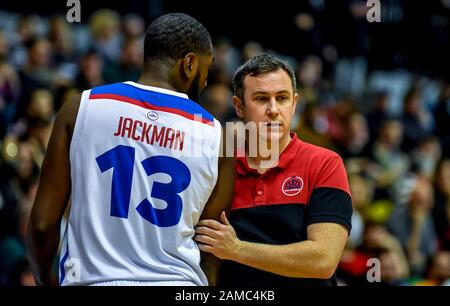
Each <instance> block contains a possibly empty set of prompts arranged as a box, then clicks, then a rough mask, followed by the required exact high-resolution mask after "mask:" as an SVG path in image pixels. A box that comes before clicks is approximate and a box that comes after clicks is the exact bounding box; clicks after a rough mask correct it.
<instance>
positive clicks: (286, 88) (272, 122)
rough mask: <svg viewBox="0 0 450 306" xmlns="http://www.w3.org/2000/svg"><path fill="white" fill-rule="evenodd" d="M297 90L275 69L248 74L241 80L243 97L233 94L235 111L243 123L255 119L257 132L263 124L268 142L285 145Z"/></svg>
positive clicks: (284, 73)
mask: <svg viewBox="0 0 450 306" xmlns="http://www.w3.org/2000/svg"><path fill="white" fill-rule="evenodd" d="M297 101H298V94H297V93H294V88H292V82H291V79H290V77H289V75H288V74H287V73H286V72H285V71H284V70H283V69H278V70H276V71H273V72H268V73H263V74H260V75H257V76H251V75H247V76H246V77H245V78H244V83H243V101H242V100H241V99H240V98H239V97H237V96H234V97H233V103H234V106H235V109H236V113H237V115H238V116H239V117H240V118H242V119H243V121H244V122H245V123H247V122H254V123H256V125H257V127H258V134H259V135H262V134H263V135H265V134H264V133H262V134H261V132H262V131H263V130H262V129H261V128H266V131H267V140H268V141H269V142H273V141H279V145H280V149H281V150H282V149H283V148H285V146H287V144H288V143H289V141H290V139H291V137H290V135H289V132H290V126H291V122H292V117H293V115H294V113H295V106H296V105H297Z"/></svg>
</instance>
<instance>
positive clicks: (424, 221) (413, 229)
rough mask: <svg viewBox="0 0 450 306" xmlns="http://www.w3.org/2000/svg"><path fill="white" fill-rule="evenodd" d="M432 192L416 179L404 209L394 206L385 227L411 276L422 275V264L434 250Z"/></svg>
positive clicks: (419, 179)
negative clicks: (404, 257)
mask: <svg viewBox="0 0 450 306" xmlns="http://www.w3.org/2000/svg"><path fill="white" fill-rule="evenodd" d="M432 208H433V189H432V187H431V184H430V183H429V182H428V181H427V180H426V179H424V178H422V177H419V176H417V177H416V178H415V180H414V184H413V186H412V188H411V194H410V199H409V200H408V202H407V203H406V205H402V204H400V203H397V205H396V207H395V208H394V211H393V212H392V214H391V216H390V218H389V220H388V222H387V226H388V229H389V231H390V232H391V233H392V234H393V235H395V236H396V237H397V238H398V239H399V240H400V242H401V244H402V247H403V249H404V250H405V252H406V254H407V256H408V260H409V263H410V268H411V272H412V273H413V274H416V275H422V273H424V272H425V268H426V262H427V260H428V259H429V258H431V257H432V256H433V255H434V254H435V253H436V251H437V249H438V241H437V236H436V231H435V229H434V222H433V217H432V214H431V211H432Z"/></svg>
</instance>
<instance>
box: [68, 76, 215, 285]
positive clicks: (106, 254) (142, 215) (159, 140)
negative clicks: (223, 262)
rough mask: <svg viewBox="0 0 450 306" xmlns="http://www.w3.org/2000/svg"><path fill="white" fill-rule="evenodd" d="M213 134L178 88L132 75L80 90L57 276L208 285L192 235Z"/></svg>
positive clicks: (207, 188) (209, 176)
mask: <svg viewBox="0 0 450 306" xmlns="http://www.w3.org/2000/svg"><path fill="white" fill-rule="evenodd" d="M220 138H221V127H220V123H219V122H218V121H217V120H216V119H214V117H212V116H211V114H209V113H208V112H207V111H206V110H204V109H203V108H202V107H200V106H199V105H198V104H196V103H195V102H193V101H191V100H189V99H188V97H187V95H185V94H180V93H177V92H173V91H170V90H166V89H161V88H155V87H150V86H144V85H140V84H137V83H134V82H125V83H117V84H111V85H105V86H100V87H96V88H93V89H92V90H87V91H84V92H83V94H82V98H81V103H80V107H79V111H78V115H77V119H76V123H75V128H74V132H73V137H72V142H71V146H70V166H71V179H72V194H71V203H72V204H71V208H70V215H69V220H68V223H67V227H66V229H65V232H64V236H63V240H62V246H61V256H60V265H59V271H60V284H61V285H80V284H81V285H87V284H95V283H100V282H108V281H116V280H119V281H127V280H130V281H144V282H150V283H153V282H154V284H156V285H158V284H172V283H173V284H179V283H185V284H187V283H192V284H196V285H207V279H206V277H205V275H204V273H203V271H202V270H201V268H200V265H199V264H200V252H199V249H198V247H197V245H196V243H195V241H194V240H193V236H194V234H195V231H194V226H195V225H196V224H197V222H198V221H199V217H200V215H201V213H202V211H203V208H204V205H205V203H206V202H207V200H208V198H209V196H210V194H211V192H212V191H213V188H214V186H215V184H216V181H217V174H218V156H219V146H220Z"/></svg>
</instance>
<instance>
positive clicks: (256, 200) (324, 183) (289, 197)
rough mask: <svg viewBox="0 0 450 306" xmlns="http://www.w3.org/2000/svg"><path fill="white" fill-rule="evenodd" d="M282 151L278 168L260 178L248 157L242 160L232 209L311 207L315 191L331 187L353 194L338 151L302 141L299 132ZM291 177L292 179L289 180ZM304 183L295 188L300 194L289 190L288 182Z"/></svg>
mask: <svg viewBox="0 0 450 306" xmlns="http://www.w3.org/2000/svg"><path fill="white" fill-rule="evenodd" d="M290 135H291V138H292V139H291V141H290V142H289V144H288V146H287V147H286V148H285V149H284V150H283V152H281V155H280V157H279V160H278V165H277V166H276V167H274V168H271V169H269V170H268V171H266V172H265V173H264V174H262V175H260V174H259V173H258V172H257V171H256V170H255V169H252V168H250V167H249V165H248V162H247V158H245V157H238V158H237V163H236V173H237V175H236V179H235V184H234V199H233V203H232V209H239V208H249V207H255V206H263V205H277V204H303V205H308V202H309V198H310V196H311V193H312V191H313V190H314V189H315V188H320V187H329V188H337V189H340V190H343V191H345V192H346V193H348V194H349V195H350V191H349V186H348V181H347V174H346V171H345V168H344V165H343V162H342V159H341V158H340V157H339V155H337V154H336V153H335V152H333V151H330V150H327V149H324V148H322V147H318V146H315V145H311V144H309V143H306V142H302V141H301V140H299V139H298V138H297V135H296V134H295V133H291V134H290ZM289 178H291V179H289ZM298 178H301V184H300V185H297V186H292V188H296V187H297V188H298V187H299V186H301V190H300V192H298V193H297V192H283V189H284V190H285V191H286V188H289V186H286V182H287V181H289V180H292V181H293V183H294V185H295V183H296V181H300V180H299V179H298Z"/></svg>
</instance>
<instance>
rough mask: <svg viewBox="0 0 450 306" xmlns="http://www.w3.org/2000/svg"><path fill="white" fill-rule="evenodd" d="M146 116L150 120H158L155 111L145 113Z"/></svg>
mask: <svg viewBox="0 0 450 306" xmlns="http://www.w3.org/2000/svg"><path fill="white" fill-rule="evenodd" d="M147 118H148V119H150V120H152V121H155V120H158V118H159V115H158V113H157V112H155V111H150V112H148V113H147Z"/></svg>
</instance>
